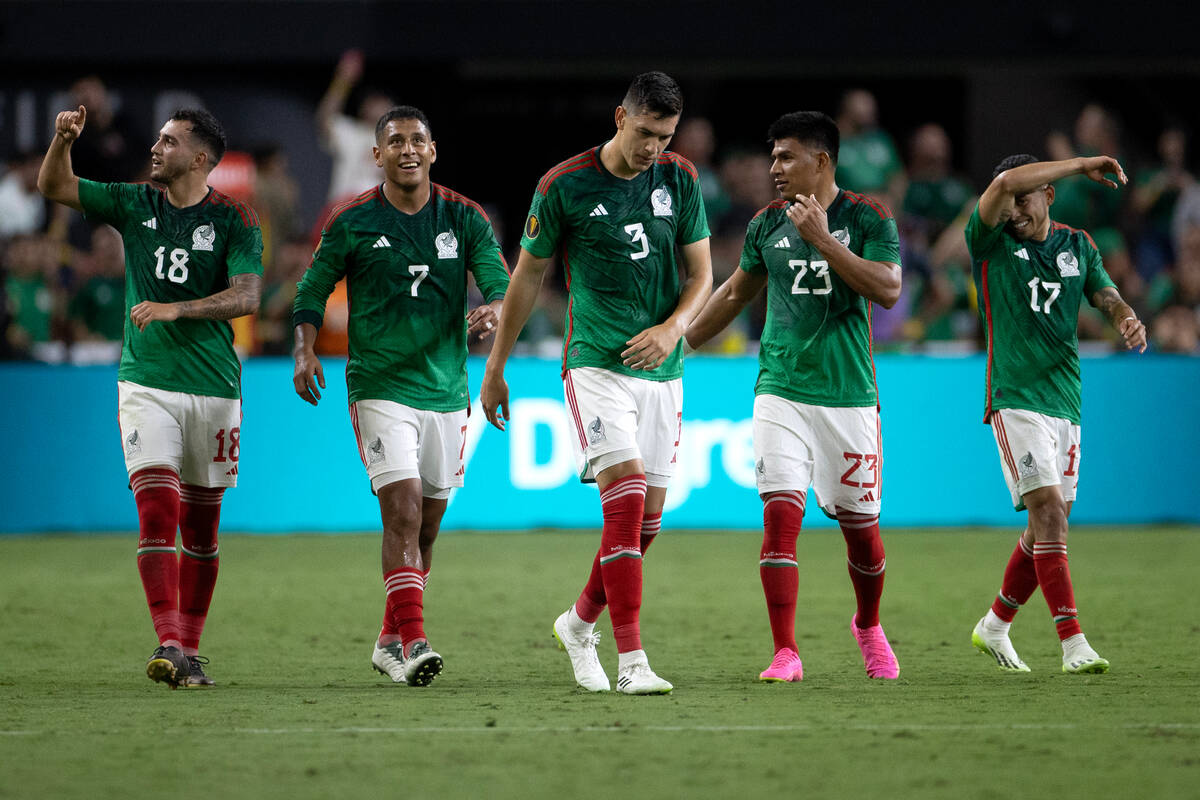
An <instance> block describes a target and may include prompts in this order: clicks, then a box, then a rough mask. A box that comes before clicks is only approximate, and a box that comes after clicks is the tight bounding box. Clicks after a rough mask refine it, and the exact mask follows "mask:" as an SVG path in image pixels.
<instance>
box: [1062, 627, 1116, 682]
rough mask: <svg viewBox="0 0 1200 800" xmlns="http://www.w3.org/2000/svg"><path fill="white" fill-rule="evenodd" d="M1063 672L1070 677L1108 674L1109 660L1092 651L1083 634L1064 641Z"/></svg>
mask: <svg viewBox="0 0 1200 800" xmlns="http://www.w3.org/2000/svg"><path fill="white" fill-rule="evenodd" d="M1062 649H1063V665H1062V671H1063V672H1066V673H1068V674H1070V675H1086V674H1099V673H1102V672H1108V659H1106V658H1101V657H1100V654H1099V653H1097V652H1096V651H1095V650H1093V649H1092V646H1091V645H1090V644H1088V642H1087V639H1085V638H1083V634H1082V633H1077V634H1075V635H1074V636H1071V637H1069V638H1067V639H1064V640H1063V643H1062Z"/></svg>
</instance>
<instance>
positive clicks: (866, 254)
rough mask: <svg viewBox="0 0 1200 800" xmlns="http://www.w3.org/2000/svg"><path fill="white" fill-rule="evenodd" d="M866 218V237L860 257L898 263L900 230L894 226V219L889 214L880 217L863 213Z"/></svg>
mask: <svg viewBox="0 0 1200 800" xmlns="http://www.w3.org/2000/svg"><path fill="white" fill-rule="evenodd" d="M865 218H866V219H867V220H868V222H867V225H866V234H867V235H866V237H865V239H864V241H863V250H862V257H863V258H865V259H866V260H868V261H884V262H887V263H889V264H899V263H900V231H899V230H898V229H897V228H896V219H895V217H893V216H892V215H891V214H888V215H887V216H886V217H880V216H878V215H875V214H871V215H865Z"/></svg>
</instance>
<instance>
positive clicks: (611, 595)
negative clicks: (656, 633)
mask: <svg viewBox="0 0 1200 800" xmlns="http://www.w3.org/2000/svg"><path fill="white" fill-rule="evenodd" d="M600 503H601V507H602V509H603V511H604V528H603V530H602V531H601V533H600V557H601V558H603V557H604V556H605V555H607V554H609V553H618V552H621V551H629V550H635V551H637V552H638V553H640V552H641V551H640V549H639V547H640V544H641V531H642V515H643V514H644V513H645V508H646V476H645V475H641V474H638V475H629V476H626V477H624V478H620V479H618V480H615V481H613V482H612V483H611V484H609V485H608V487H607V488H605V490H604V491H602V492H601V493H600ZM600 576H601V578H602V579H603V581H604V595H605V597H606V598H607V599H608V614H609V617H610V618H611V619H612V624H613V639H614V640H615V641H616V643H617V652H618V653H627V652H629V651H631V650H641V649H642V637H641V629H640V625H639V621H638V617H639V615H640V612H641V608H642V559H641V558H614V559H612V560H611V561H609V562H608V563H602V564H601V565H600Z"/></svg>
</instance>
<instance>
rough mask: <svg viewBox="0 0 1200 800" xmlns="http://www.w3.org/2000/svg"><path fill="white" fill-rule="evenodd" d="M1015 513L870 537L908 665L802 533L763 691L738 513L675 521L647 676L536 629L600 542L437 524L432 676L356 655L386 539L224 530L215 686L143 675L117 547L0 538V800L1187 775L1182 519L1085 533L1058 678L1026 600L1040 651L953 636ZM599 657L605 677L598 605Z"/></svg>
mask: <svg viewBox="0 0 1200 800" xmlns="http://www.w3.org/2000/svg"><path fill="white" fill-rule="evenodd" d="M1015 535H1016V532H1015V530H1014V531H1004V532H999V531H961V530H959V531H944V532H933V533H917V532H895V531H893V532H886V533H885V536H886V538H885V543H886V545H887V550H888V579H887V589H886V591H885V594H884V603H883V622H884V626H885V628H886V629H887V631H888V634H889V637H890V638H891V639H892V642H893V646H894V647H895V650H896V653H897V656H898V657H899V659H900V664H901V677H900V680H898V681H895V682H878V681H869V680H868V679H867V678H866V677H865V674H864V672H863V669H862V662H861V659H860V657H859V654H858V650H857V648H856V646H855V644H854V641H853V639H852V638H851V636H850V633H849V631H848V625H849V621H850V616H851V614H852V612H853V594H852V591H851V587H850V582H849V579H848V578H847V575H846V567H845V562H844V551H843V548H842V543H841V539H840V537H839V536H837V535H836V534H832V533H823V532H822V533H806V534H802V536H801V541H800V551H799V552H800V561H801V568H800V610H799V614H798V627H799V631H798V633H799V642H800V648H801V656H802V657H803V659H804V666H805V679H804V681H803V683H800V684H786V685H781V684H771V685H764V684H760V683H759V682H758V681H757V680H756V677H757V674H758V672H759V670H761V669H762V668H763V667H765V666H766V664H767V663H768V662H769V661H770V658H771V655H772V654H771V639H770V634H769V630H768V627H767V621H766V613H765V611H764V609H763V601H762V596H761V589H760V588H759V584H758V570H757V559H758V546H759V538H758V534H757V533H751V532H741V533H727V534H714V533H693V534H682V533H678V532H669V533H666V534H664V535H663V536H661V537H659V540H658V542H657V543H656V544H655V546H654V548H653V549H652V550H651V552H650V556H649V558H648V559H647V561H646V591H645V602H644V608H643V613H642V630H643V636H644V639H645V641H646V647H647V651H648V653H649V654H650V658H651V664H652V665H653V666H654V667H655V669H656V671H658V672H659V674H661V675H663V676H664V677H666V678H667V679H668V680H671V681H672V682H673V683H674V684H675V686H676V689H675V692H674V693H673V694H672V695H669V696H666V697H626V696H624V695H618V694H606V695H590V694H587V693H584V692H583V691H581V690H576V689H575V688H573V687H574V683H573V681H572V679H571V673H570V666H569V663H568V661H567V658H566V656H565V654H562V653H560V652H559V651H557V650H556V649H555V648H554V642H553V639H552V638H551V635H550V629H551V623H552V622H553V620H554V618H555V616H557V615H558V614H559V613H560V612H561V611H562V610H563V609H564V608H566V607H567V605H568V604H569V603H570V602H571V601H572V600H574V598H575V596H576V593H577V591H578V589H579V588H580V587H581V585H582V582H583V579H584V577H585V575H586V570H587V568H588V565H589V563H590V560H591V555H592V553H593V552H594V548H595V546H596V544H597V542H598V536H597V535H595V534H581V533H571V534H564V533H535V534H445V535H443V537H442V539H441V541H440V542H439V543H438V549H437V552H436V557H435V563H434V570H433V575H432V578H431V582H430V586H429V589H428V591H427V594H426V630H427V631H428V632H429V635H430V638H431V641H432V642H433V643H434V645H435V646H436V647H437V649H438V650H439V651H440V652H441V653H442V655H443V656H444V657H445V660H446V669H445V671H444V672H443V674H442V675H441V676H440V677H439V678H438V679H437V681H435V682H434V684H433V685H432V686H431V687H428V688H423V689H418V688H408V687H404V686H393V685H391V684H390V683H387V682H385V680H384V679H383V678H382V677H381V676H378V675H376V674H375V673H373V672H371V670H370V668H369V657H370V647H371V642H372V640H373V638H374V634H375V633H376V632H377V631H378V623H379V618H380V615H381V609H382V599H381V594H382V592H381V588H380V578H379V570H378V560H379V553H378V537H377V536H370V535H355V536H306V535H295V536H275V537H272V536H238V535H227V536H225V537H224V538H223V540H222V547H221V561H222V564H221V580H220V583H219V584H218V586H217V593H216V598H215V601H214V604H213V609H212V613H211V616H210V621H209V626H208V630H207V631H206V635H205V641H204V645H205V646H204V648H203V649H204V652H205V653H206V654H207V655H208V656H209V657H211V659H212V663H211V665H210V668H209V674H210V675H212V676H213V678H214V679H215V680H216V681H217V682H218V688H217V689H215V690H213V691H182V690H181V691H169V690H168V689H166V688H165V687H164V686H163V685H160V684H154V683H152V682H151V681H149V680H147V679H146V677H145V673H144V663H145V659H146V656H147V655H148V654H149V653H150V651H151V650H152V649H153V647H154V645H155V644H156V642H155V641H154V639H153V632H152V628H151V625H150V621H149V614H148V613H147V611H146V609H145V605H144V602H143V599H142V594H141V586H140V584H139V582H138V578H137V572H136V569H135V567H134V555H133V550H134V538H133V536H132V535H127V536H98V537H59V536H54V537H49V536H48V537H7V538H0V619H2V620H3V622H2V624H0V798H17V797H19V798H49V797H87V798H107V797H112V798H128V797H153V798H156V800H161V799H164V798H170V797H175V796H187V797H194V798H197V797H198V798H210V797H212V798H220V799H221V800H225V798H241V797H284V796H286V797H289V798H300V797H305V798H306V797H329V798H341V797H364V798H365V797H378V796H394V797H406V796H412V797H419V798H426V797H429V798H436V797H446V798H454V797H488V798H507V797H514V798H515V797H551V798H575V797H601V796H605V797H630V798H637V797H666V798H674V797H722V798H728V797H731V796H733V797H736V798H739V799H740V798H745V799H746V800H748V799H749V798H760V797H769V796H772V795H776V794H783V793H786V794H787V796H795V797H806V798H807V797H813V798H816V797H849V796H851V795H857V796H872V795H875V796H880V797H920V798H962V797H970V798H997V800H999V799H1000V798H1004V800H1009V799H1010V798H1013V797H1031V798H1037V797H1053V798H1082V797H1116V798H1124V797H1131V798H1132V797H1138V798H1145V797H1171V798H1185V797H1198V796H1200V681H1198V680H1197V673H1198V670H1200V662H1198V660H1197V657H1196V654H1197V652H1200V627H1198V625H1197V617H1198V615H1197V611H1198V610H1200V609H1198V605H1197V602H1196V600H1195V595H1194V593H1193V590H1191V589H1188V588H1187V587H1188V586H1189V585H1193V584H1192V580H1193V578H1191V577H1190V576H1191V572H1192V570H1193V565H1195V564H1196V563H1200V530H1197V529H1194V528H1193V529H1185V528H1138V529H1129V530H1115V529H1087V528H1080V529H1077V530H1074V531H1073V532H1072V538H1071V560H1072V566H1073V576H1074V580H1075V588H1076V598H1077V600H1078V604H1079V607H1080V610H1081V620H1082V622H1083V625H1084V630H1085V631H1086V632H1087V633H1088V638H1089V640H1090V641H1091V642H1092V644H1093V645H1094V646H1095V647H1096V649H1097V650H1099V651H1100V653H1101V654H1103V655H1104V656H1105V657H1107V658H1108V659H1109V660H1110V661H1111V662H1112V664H1113V668H1112V671H1111V672H1110V673H1109V674H1107V675H1100V676H1085V677H1077V676H1066V675H1063V674H1062V673H1061V672H1060V671H1059V666H1060V661H1059V648H1058V644H1057V639H1056V637H1055V635H1054V630H1053V626H1052V625H1051V623H1050V620H1049V614H1048V611H1047V609H1046V607H1045V603H1044V602H1043V600H1042V598H1041V595H1040V594H1035V595H1034V597H1033V598H1032V600H1031V601H1030V603H1029V605H1028V607H1027V608H1026V609H1025V610H1024V611H1022V613H1021V615H1020V616H1019V617H1018V619H1017V622H1016V624H1015V626H1014V629H1013V640H1014V642H1015V643H1016V645H1017V648H1018V650H1019V652H1020V653H1021V655H1022V657H1023V658H1024V659H1025V661H1026V662H1027V663H1028V664H1029V665H1030V667H1031V668H1032V669H1033V673H1032V674H1030V675H1009V674H1003V673H1000V672H999V671H998V670H996V669H995V668H994V666H992V664H991V662H990V660H989V659H988V658H986V657H985V656H983V655H981V654H979V653H976V652H975V651H974V649H973V648H972V647H971V645H970V633H971V628H972V626H973V625H974V623H975V621H976V620H977V619H978V618H979V616H980V615H982V613H983V612H984V611H985V610H986V608H987V606H988V604H989V603H990V602H991V599H992V597H993V594H994V592H995V591H996V590H997V589H998V588H999V586H998V581H999V579H1000V574H1001V571H1002V569H1003V567H1004V564H1005V562H1006V560H1007V557H1008V555H1009V553H1010V551H1011V549H1012V545H1013V543H1014V542H1015ZM599 629H600V630H602V631H603V632H604V633H605V637H604V639H603V640H602V641H601V650H600V656H601V659H602V661H603V662H604V663H605V665H606V666H608V667H609V669H610V672H615V666H616V653H615V650H614V649H613V645H612V639H611V636H610V635H608V634H609V632H610V628H609V623H608V618H607V616H605V617H604V618H602V620H601V626H600V628H599Z"/></svg>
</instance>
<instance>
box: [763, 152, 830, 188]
mask: <svg viewBox="0 0 1200 800" xmlns="http://www.w3.org/2000/svg"><path fill="white" fill-rule="evenodd" d="M831 166H832V164H831V162H830V158H829V154H828V153H826V152H825V151H824V150H821V149H819V148H816V147H813V146H812V145H807V144H804V143H803V142H800V141H799V140H797V139H793V138H791V137H787V138H784V139H776V140H775V143H774V144H773V145H772V147H771V178H772V180H774V181H775V188H776V189H777V190H778V191H779V194H780V195H782V196H783V197H786V198H787V199H789V200H792V199H794V198H795V197H796V195H798V194H802V195H804V196H805V197H808V196H809V195H810V194H816V193H817V192H818V190H819V189H820V188H821V186H822V183H823V180H824V178H825V177H826V172H827V171H828V170H829V169H830V167H831Z"/></svg>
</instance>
